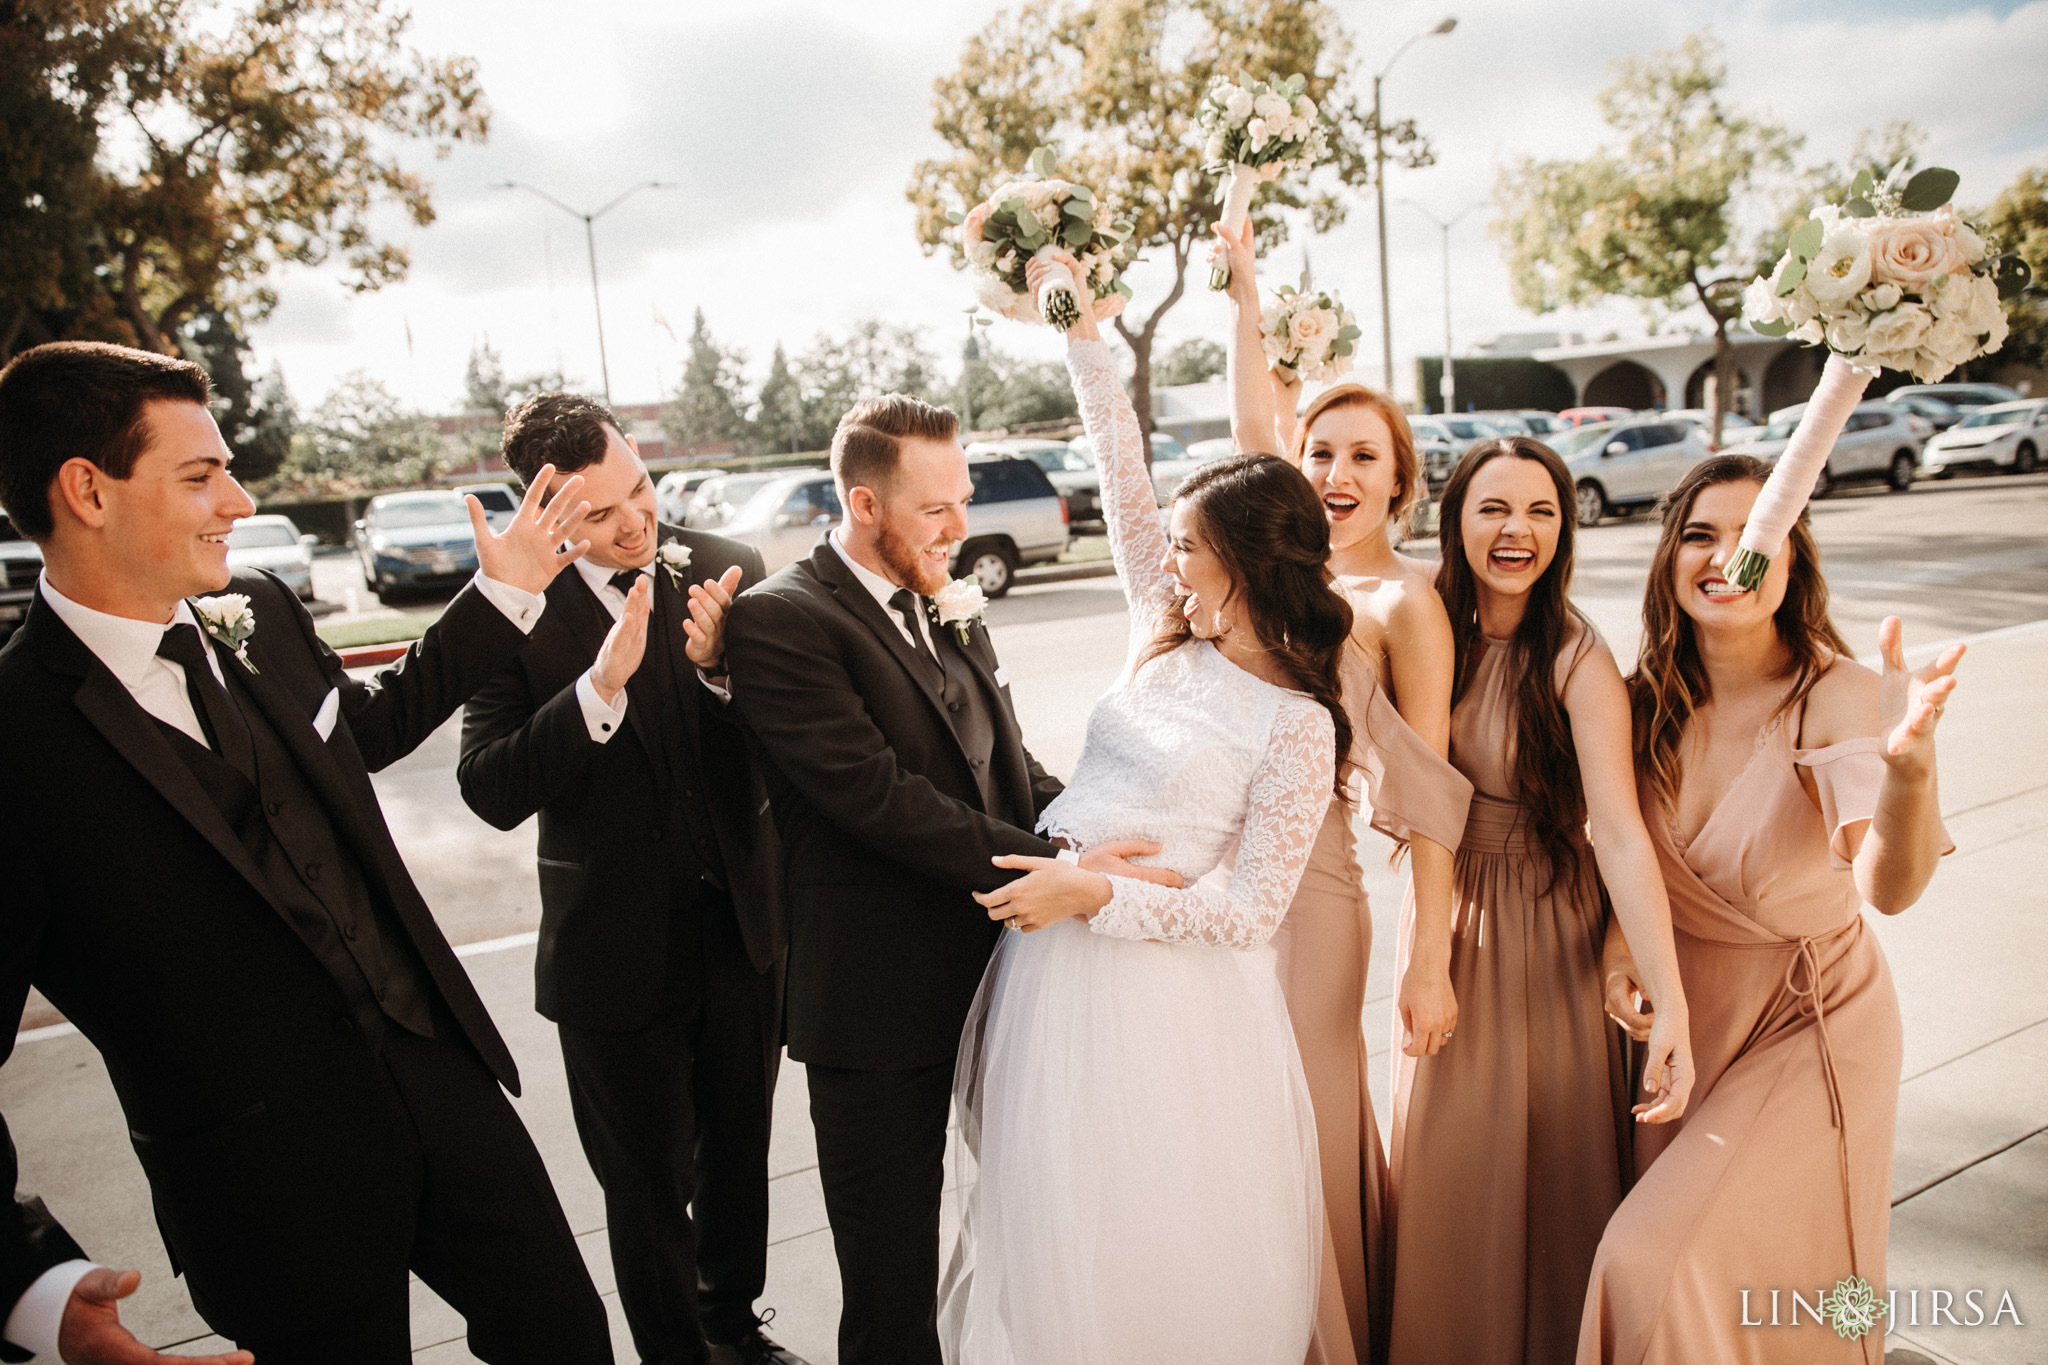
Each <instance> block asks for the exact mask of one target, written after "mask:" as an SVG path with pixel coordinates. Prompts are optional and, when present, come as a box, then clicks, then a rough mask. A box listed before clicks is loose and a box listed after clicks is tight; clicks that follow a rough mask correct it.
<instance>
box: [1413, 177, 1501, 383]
mask: <svg viewBox="0 0 2048 1365" xmlns="http://www.w3.org/2000/svg"><path fill="white" fill-rule="evenodd" d="M1401 202H1402V203H1404V204H1406V205H1407V206H1408V207H1409V208H1411V209H1414V210H1415V211H1416V212H1417V213H1419V214H1421V215H1422V216H1423V217H1425V218H1427V219H1429V221H1430V222H1432V223H1435V224H1436V225H1437V227H1438V229H1439V230H1441V231H1442V233H1443V235H1444V377H1443V383H1442V385H1441V388H1442V389H1443V397H1444V411H1445V412H1450V411H1452V410H1453V409H1452V407H1451V404H1452V403H1454V402H1455V401H1456V399H1454V398H1453V397H1452V393H1453V392H1454V391H1455V389H1456V387H1457V384H1456V381H1455V380H1454V379H1452V377H1451V229H1452V228H1454V227H1456V226H1457V225H1458V220H1459V219H1460V218H1463V217H1464V216H1465V215H1466V214H1468V213H1470V212H1472V210H1474V209H1477V208H1483V207H1484V205H1483V204H1468V205H1467V206H1465V207H1464V208H1462V209H1459V210H1458V212H1457V213H1456V214H1455V215H1454V216H1453V217H1452V218H1451V220H1450V221H1449V222H1445V221H1444V220H1443V219H1441V218H1439V217H1437V216H1436V215H1435V214H1433V213H1431V212H1430V211H1429V210H1428V209H1426V208H1424V207H1423V206H1422V205H1420V204H1418V203H1416V202H1415V201H1414V200H1413V199H1403V200H1402V201H1401ZM1421 396H1422V395H1420V394H1417V395H1416V397H1417V398H1420V397H1421Z"/></svg>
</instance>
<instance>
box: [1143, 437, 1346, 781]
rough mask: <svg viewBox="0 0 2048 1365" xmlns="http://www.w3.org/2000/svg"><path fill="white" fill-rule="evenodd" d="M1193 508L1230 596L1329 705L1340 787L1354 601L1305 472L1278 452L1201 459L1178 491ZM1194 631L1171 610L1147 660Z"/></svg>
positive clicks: (1300, 682) (1242, 618)
mask: <svg viewBox="0 0 2048 1365" xmlns="http://www.w3.org/2000/svg"><path fill="white" fill-rule="evenodd" d="M1174 501H1175V502H1184V503H1186V504H1187V505H1188V509H1189V510H1190V511H1191V512H1193V513H1194V515H1195V519H1196V524H1197V525H1199V526H1200V527H1201V529H1202V533H1203V535H1204V537H1205V538H1206V539H1207V540H1208V542H1209V547H1210V548H1211V549H1213V550H1214V551H1215V552H1216V557H1217V558H1218V559H1220V560H1222V561H1223V567H1224V568H1225V569H1227V570H1229V571H1230V596H1229V597H1228V598H1227V599H1225V602H1226V604H1227V605H1231V606H1232V607H1233V614H1234V615H1236V616H1237V618H1238V626H1237V628H1238V629H1248V630H1250V631H1251V632H1252V634H1253V635H1255V636H1256V637H1257V638H1258V641H1259V644H1260V645H1261V646H1263V647H1264V648H1265V649H1266V650H1267V651H1268V652H1269V653H1270V654H1271V655H1272V656H1273V659H1274V660H1275V662H1277V663H1278V664H1279V665H1280V667H1281V669H1282V671H1284V672H1285V673H1286V674H1287V678H1288V681H1289V682H1291V683H1292V684H1293V685H1294V687H1295V688H1296V690H1298V691H1301V692H1306V693H1307V694H1308V695H1309V696H1311V697H1313V698H1315V700H1316V701H1317V702H1319V703H1321V705H1322V708H1323V709H1324V710H1325V711H1328V712H1329V713H1330V722H1331V724H1332V725H1333V726H1335V727H1336V731H1337V791H1338V794H1339V795H1342V794H1343V793H1344V791H1345V776H1346V773H1347V770H1348V768H1349V766H1350V755H1351V719H1350V717H1348V716H1346V715H1345V714H1344V701H1343V697H1342V693H1341V688H1340V684H1339V683H1338V681H1337V661H1338V659H1339V658H1340V657H1341V655H1342V654H1343V650H1344V643H1345V641H1346V640H1347V639H1349V638H1350V636H1351V604H1350V603H1349V602H1347V601H1345V600H1344V598H1343V597H1342V596H1340V595H1339V594H1338V592H1337V590H1336V589H1335V588H1333V587H1331V586H1330V570H1329V560H1330V526H1329V523H1328V522H1327V521H1326V520H1325V519H1324V517H1323V505H1322V504H1321V503H1320V502H1318V501H1316V497H1315V494H1313V493H1311V492H1310V491H1309V486H1308V481H1307V480H1305V479H1303V478H1302V477H1301V474H1300V472H1299V471H1297V470H1296V469H1295V468H1294V466H1293V465H1290V464H1289V463H1287V461H1285V460H1283V459H1281V458H1279V457H1278V456H1276V455H1232V456H1230V457H1228V458H1227V459H1221V460H1217V461H1215V462H1214V463H1213V464H1206V465H1203V466H1202V467H1201V468H1200V469H1198V470H1196V471H1195V472H1194V473H1193V474H1190V475H1189V476H1188V477H1187V479H1186V481H1185V482H1183V483H1182V484H1181V486H1180V491H1179V492H1178V493H1176V494H1175V495H1174ZM1193 638H1194V630H1193V628H1192V627H1191V626H1189V625H1188V620H1187V617H1186V616H1184V615H1182V614H1181V613H1180V612H1178V611H1168V612H1166V613H1164V614H1163V615H1162V617H1161V620H1160V623H1159V633H1158V634H1156V635H1154V636H1153V637H1152V643H1151V644H1150V645H1149V646H1147V648H1146V650H1145V654H1144V658H1143V659H1142V660H1141V661H1140V662H1141V663H1150V662H1151V661H1152V660H1154V659H1156V658H1158V657H1159V656H1161V655H1162V654H1167V653H1170V652H1171V651H1173V650H1174V649H1177V648H1179V647H1180V646H1181V645H1182V644H1185V643H1186V642H1187V641H1188V640H1191V639H1193Z"/></svg>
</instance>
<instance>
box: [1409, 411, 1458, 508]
mask: <svg viewBox="0 0 2048 1365" xmlns="http://www.w3.org/2000/svg"><path fill="white" fill-rule="evenodd" d="M1408 430H1409V432H1410V434H1412V435H1413V436H1414V437H1415V458H1416V459H1417V460H1418V461H1420V462H1421V464H1422V479H1423V482H1424V483H1426V484H1428V485H1429V495H1430V496H1431V497H1432V498H1433V497H1435V496H1436V495H1437V494H1439V493H1441V492H1443V491H1444V485H1445V484H1447V483H1449V482H1450V481H1451V470H1452V469H1453V468H1455V467H1456V466H1457V463H1458V457H1459V456H1460V455H1463V454H1464V453H1465V445H1464V444H1463V443H1460V442H1458V441H1454V440H1452V439H1451V433H1450V432H1449V431H1447V430H1445V429H1444V428H1443V427H1441V426H1439V425H1437V420H1436V419H1435V418H1434V417H1410V418H1409V419H1408Z"/></svg>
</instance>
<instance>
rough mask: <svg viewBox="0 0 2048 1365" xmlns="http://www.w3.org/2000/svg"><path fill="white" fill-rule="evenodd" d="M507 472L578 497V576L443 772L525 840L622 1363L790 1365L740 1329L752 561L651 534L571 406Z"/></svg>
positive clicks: (748, 1067)
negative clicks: (593, 1188) (614, 1301)
mask: <svg viewBox="0 0 2048 1365" xmlns="http://www.w3.org/2000/svg"><path fill="white" fill-rule="evenodd" d="M504 454H505V462H506V464H507V465H509V466H510V467H511V468H512V470H513V471H514V472H515V473H517V474H518V475H519V477H520V478H522V479H524V480H526V481H527V483H528V484H529V485H533V484H534V483H535V482H536V481H539V482H540V483H546V482H547V481H548V480H549V478H550V477H551V476H552V478H553V480H554V481H555V484H556V485H560V484H562V483H564V482H565V481H567V480H568V479H571V478H576V479H581V480H582V481H583V496H584V497H585V498H586V499H587V500H588V501H589V503H590V506H591V511H590V513H589V515H588V516H586V517H585V518H584V521H583V534H584V535H586V536H587V537H588V538H589V541H590V552H589V553H588V554H587V555H586V556H585V557H584V558H583V559H581V560H579V561H578V562H577V564H576V567H575V569H574V570H572V571H571V572H569V573H565V574H563V575H561V576H560V577H559V578H557V579H556V580H555V583H554V586H553V587H551V588H550V589H549V590H548V612H547V615H546V617H545V618H544V619H543V620H542V621H541V623H540V624H539V625H538V626H537V627H535V629H534V634H533V639H532V641H531V642H530V643H529V644H528V646H527V648H526V650H525V652H524V653H523V654H521V655H520V657H519V661H518V662H517V663H515V664H513V665H511V666H510V667H508V668H506V669H505V670H504V671H503V672H502V673H501V674H499V676H498V677H497V678H495V679H493V680H492V681H491V683H490V684H489V685H488V686H486V687H485V688H483V690H482V691H480V692H478V693H477V695H476V696H475V698H473V699H472V700H471V701H470V703H469V706H468V709H467V710H466V712H465V713H464V720H463V728H462V757H461V760H460V761H459V763H458V765H457V769H456V771H457V774H458V776H459V778H460V780H461V784H462V794H463V798H464V799H465V800H466V801H467V802H468V803H469V805H470V808H471V809H472V810H474V811H475V812H476V813H477V814H478V815H480V816H482V817H483V818H484V819H485V820H488V821H489V822H490V823H491V824H493V825H496V826H497V827H498V828H500V829H511V828H512V827H513V826H515V825H517V824H519V823H520V822H521V821H523V820H525V819H526V818H527V817H528V816H530V815H533V814H535V813H536V812H538V814H539V816H540V848H539V854H540V895H541V926H540V949H539V952H538V954H537V956H536V958H535V961H534V977H535V985H536V1002H535V1003H536V1005H537V1007H538V1008H539V1010H540V1012H541V1013H542V1014H544V1015H546V1016H547V1017H548V1018H549V1019H552V1020H553V1021H554V1022H555V1025H556V1028H557V1031H558V1033H559V1035H560V1038H561V1045H562V1060H563V1063H564V1065H565V1067H566V1069H567V1072H568V1079H569V1098H570V1102H571V1105H572V1107H573V1110H574V1113H575V1118H576V1131H577V1133H578V1134H579V1135H580V1136H581V1138H582V1140H583V1150H584V1153H585V1155H586V1156H587V1157H588V1158H589V1161H590V1166H591V1169H592V1170H593V1171H594V1172H595V1173H596V1175H597V1179H598V1183H599V1184H600V1185H602V1186H603V1187H604V1196H605V1214H606V1224H607V1228H606V1231H607V1235H608V1236H609V1238H610V1241H611V1251H612V1265H613V1267H614V1269H615V1270H616V1272H617V1276H618V1284H619V1300H620V1304H621V1306H622V1307H623V1308H624V1309H625V1314H626V1322H627V1324H628V1326H629V1327H630V1328H631V1329H632V1333H633V1344H634V1346H635V1347H636V1348H637V1349H638V1351H639V1354H640V1359H641V1360H642V1362H644V1363H645V1365H656V1362H659V1365H698V1363H699V1362H704V1361H709V1362H712V1365H726V1363H727V1362H731V1363H732V1365H755V1363H756V1362H763V1361H766V1362H776V1363H777V1365H802V1363H801V1362H800V1361H798V1360H797V1358H796V1357H795V1356H794V1355H792V1354H790V1353H789V1352H787V1351H785V1350H783V1349H782V1348H781V1347H779V1346H777V1345H776V1344H775V1343H774V1342H773V1341H771V1340H769V1339H768V1338H767V1337H766V1336H764V1335H763V1334H762V1332H761V1319H760V1318H758V1317H757V1316H756V1315H755V1312H754V1301H755V1300H756V1299H757V1298H758V1297H759V1296H760V1294H761V1291H762V1287H763V1283H764V1281H765V1279H766V1277H767V1266H768V1126H769V1111H770V1108H771V1105H772V1102H773V1098H774V1093H775V1072H776V1068H777V1064H778V1062H779V1060H780V1057H781V1045H782V1037H781V1023H782V1019H781V1015H782V964H783V953H784V944H785V941H786V938H787V931H786V929H785V916H784V911H783V905H782V888H781V867H780V857H779V848H778V846H777V843H776V838H775V829H774V824H773V821H772V820H771V818H770V817H769V814H768V809H767V798H766V793H765V790H764V787H763V784H762V781H761V777H760V773H759V770H758V769H757V768H756V767H755V765H754V764H753V763H752V762H751V761H750V759H749V757H748V754H747V749H746V745H745V741H744V737H743V736H742V734H741V732H740V730H739V728H738V726H737V724H736V720H737V718H736V717H735V716H734V715H733V714H732V713H731V711H730V708H729V706H728V704H727V703H728V694H727V692H726V690H725V681H726V679H725V664H724V660H723V657H722V655H723V648H724V616H725V610H726V608H727V607H728V606H729V605H730V604H731V602H732V594H733V593H735V592H737V591H739V590H740V589H741V588H742V587H744V586H746V585H749V584H752V583H756V582H759V581H760V578H761V556H760V554H759V553H758V552H757V551H755V550H753V549H751V548H750V547H748V546H745V545H742V544H740V543H739V542H737V541H732V540H726V539H724V538H723V537H720V536H714V535H707V534H705V533H703V532H700V531H686V530H681V529H679V528H677V527H673V526H664V525H661V524H660V523H659V522H658V521H657V520H656V517H655V498H654V485H653V482H652V481H651V480H650V479H649V478H648V475H647V470H646V468H645V466H643V465H642V464H641V463H640V456H639V451H638V449H637V448H636V446H635V445H634V443H633V441H632V440H631V438H629V437H627V436H624V435H622V434H621V433H620V431H619V424H618V420H617V418H615V417H614V416H613V415H612V414H611V412H609V411H608V410H607V409H605V408H604V407H602V406H600V405H599V404H597V403H594V402H592V401H590V400H589V399H587V398H580V397H577V396H576V395H574V394H567V393H544V394H539V395H536V396H534V397H532V398H529V399H527V400H526V401H524V402H522V403H520V404H519V405H518V406H517V407H515V408H514V409H513V410H512V412H511V413H510V414H509V415H508V416H507V417H506V419H505V435H504ZM693 1205H694V1207H693ZM707 1343H708V1345H707Z"/></svg>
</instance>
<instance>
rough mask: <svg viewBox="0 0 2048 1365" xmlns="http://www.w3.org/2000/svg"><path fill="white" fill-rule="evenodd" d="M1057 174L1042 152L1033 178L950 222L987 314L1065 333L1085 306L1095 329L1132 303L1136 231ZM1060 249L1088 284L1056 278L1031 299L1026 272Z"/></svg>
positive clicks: (1063, 275)
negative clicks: (1129, 270) (1128, 275)
mask: <svg viewBox="0 0 2048 1365" xmlns="http://www.w3.org/2000/svg"><path fill="white" fill-rule="evenodd" d="M1053 166H1054V161H1053V154H1052V149H1051V148H1049V147H1040V148H1038V149H1037V150H1036V151H1034V152H1032V153H1031V167H1030V178H1028V179H1018V180H1011V181H1007V182H1005V183H1003V184H1001V185H998V186H997V187H996V189H995V192H994V193H992V194H991V195H989V197H988V198H987V199H986V200H984V201H983V202H981V203H979V204H976V205H975V206H974V207H973V208H971V209H969V210H968V211H967V212H965V213H959V212H954V213H949V214H947V215H946V216H947V218H948V219H949V220H950V221H951V222H953V223H955V224H956V225H958V226H959V228H960V246H961V251H962V253H963V254H964V255H965V256H966V257H967V261H968V264H969V265H971V266H973V267H974V269H975V270H976V271H977V272H978V273H979V274H980V275H981V277H982V280H981V290H980V297H981V302H982V304H983V306H985V307H986V308H988V309H989V310H990V311H991V312H996V313H1000V314H1002V315H1003V316H1004V317H1006V318H1014V319H1016V320H1017V321H1018V322H1044V323H1049V324H1051V325H1052V326H1054V327H1057V328H1059V329H1060V330H1062V331H1064V330H1066V329H1067V328H1069V327H1071V326H1073V325H1074V323H1075V322H1077V321H1078V320H1079V319H1080V316H1081V312H1080V310H1081V307H1082V302H1083V300H1085V301H1086V304H1087V306H1088V307H1089V308H1091V309H1092V310H1093V311H1094V313H1095V318H1096V321H1098V322H1103V321H1107V320H1108V319H1110V318H1113V317H1115V316H1116V315H1117V314H1118V313H1121V312H1122V311H1123V307H1124V304H1125V302H1126V301H1127V300H1129V298H1130V296H1131V287H1130V286H1129V285H1127V284H1125V283H1124V281H1123V272H1124V269H1125V267H1127V266H1128V265H1130V264H1131V262H1132V260H1133V259H1135V257H1136V252H1135V250H1134V249H1133V248H1132V246H1131V225H1130V224H1129V223H1128V222H1124V221H1122V220H1120V219H1118V218H1117V217H1116V216H1115V215H1114V214H1112V213H1111V212H1110V210H1109V209H1107V208H1105V207H1104V206H1103V205H1101V204H1098V203H1097V202H1096V201H1095V194H1094V192H1093V191H1092V190H1090V189H1089V188H1088V187H1087V186H1086V185H1076V184H1074V183H1072V182H1071V181H1067V180H1058V179H1055V178H1054V177H1053V173H1052V172H1053ZM1059 249H1064V250H1066V251H1069V252H1071V253H1072V254H1073V256H1074V258H1075V259H1076V260H1077V261H1079V262H1080V264H1081V271H1082V273H1083V275H1085V276H1086V278H1085V279H1080V280H1076V279H1074V278H1072V272H1071V271H1067V270H1055V271H1054V272H1052V273H1053V278H1051V279H1048V280H1046V281H1045V282H1044V283H1043V284H1041V285H1040V286H1039V288H1038V291H1037V292H1036V293H1035V294H1034V293H1033V292H1032V291H1031V290H1030V288H1029V287H1028V285H1027V284H1026V282H1025V278H1024V272H1025V267H1027V266H1028V265H1030V263H1031V261H1032V260H1033V259H1034V258H1039V257H1044V256H1046V255H1049V254H1050V253H1051V252H1053V251H1054V250H1059Z"/></svg>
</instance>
